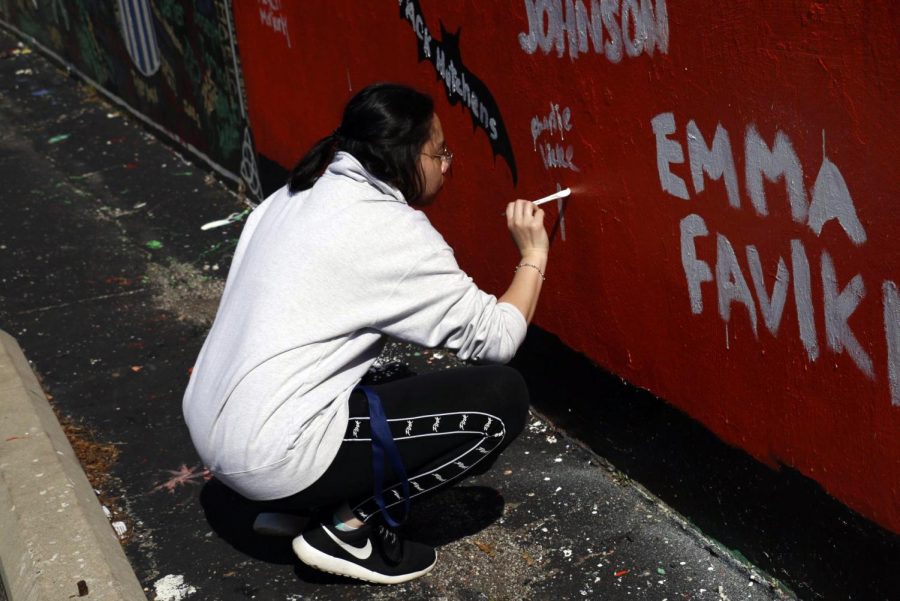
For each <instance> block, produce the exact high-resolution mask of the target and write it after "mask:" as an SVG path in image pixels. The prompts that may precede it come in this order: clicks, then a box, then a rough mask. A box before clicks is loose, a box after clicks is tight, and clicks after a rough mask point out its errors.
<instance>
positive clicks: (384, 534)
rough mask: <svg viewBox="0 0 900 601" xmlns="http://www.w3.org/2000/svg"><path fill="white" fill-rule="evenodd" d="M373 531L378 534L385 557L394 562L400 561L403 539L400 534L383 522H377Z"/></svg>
mask: <svg viewBox="0 0 900 601" xmlns="http://www.w3.org/2000/svg"><path fill="white" fill-rule="evenodd" d="M375 533H376V534H377V535H378V540H379V541H380V543H381V550H382V551H383V552H384V555H385V557H386V558H387V559H389V560H390V561H392V562H394V563H400V561H401V560H402V559H403V541H402V540H401V539H400V536H399V535H398V534H397V533H396V532H394V531H393V530H392V529H391V528H389V527H387V526H385V525H384V524H379V525H378V526H377V527H376V528H375Z"/></svg>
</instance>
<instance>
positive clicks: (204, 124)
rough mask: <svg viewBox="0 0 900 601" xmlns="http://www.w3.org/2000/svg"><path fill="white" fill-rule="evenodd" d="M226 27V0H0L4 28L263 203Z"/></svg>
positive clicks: (237, 69)
mask: <svg viewBox="0 0 900 601" xmlns="http://www.w3.org/2000/svg"><path fill="white" fill-rule="evenodd" d="M232 22H233V21H232V16H231V7H230V5H229V3H228V2H227V1H225V0H197V1H196V2H182V1H180V0H154V1H152V2H151V1H150V0H110V1H108V2H91V1H89V0H65V1H63V0H0V24H2V25H4V26H6V27H7V28H9V29H11V30H13V31H15V32H16V33H18V34H19V35H20V36H22V37H24V38H26V39H29V38H30V40H31V41H32V42H34V43H35V44H38V45H39V46H42V47H43V48H42V49H43V50H45V51H47V52H48V53H49V54H51V55H54V56H55V58H57V59H58V60H59V61H60V62H62V63H64V64H65V65H66V66H68V67H69V68H71V69H73V70H74V71H76V72H77V73H78V74H80V75H81V76H82V77H84V78H85V79H87V80H89V82H90V83H92V84H94V85H95V86H96V87H98V88H99V89H100V90H101V91H102V92H104V93H105V94H106V95H108V96H109V97H111V98H112V99H113V100H115V101H117V102H121V103H122V104H124V105H126V106H127V107H128V108H130V109H131V110H132V111H133V112H134V113H135V114H136V115H137V116H138V117H140V118H141V119H143V120H145V121H147V122H149V123H150V124H151V125H153V126H155V127H157V128H158V129H160V130H162V131H163V132H164V133H165V134H167V135H168V136H170V137H171V138H173V139H175V140H176V141H177V142H178V143H179V144H181V145H184V146H186V147H187V148H188V149H189V150H191V151H192V152H193V153H194V154H196V155H197V156H198V157H199V158H201V159H203V160H205V161H206V162H208V163H209V164H210V166H211V167H213V168H214V169H216V170H217V171H219V172H220V173H222V174H223V175H225V176H226V177H228V178H230V179H232V180H234V181H236V182H240V183H241V184H243V185H244V186H245V187H246V189H247V191H248V193H249V195H250V196H251V197H255V198H259V196H260V194H261V192H260V187H259V177H258V175H257V173H258V171H257V167H256V153H255V151H254V147H253V140H252V135H251V133H250V130H249V127H248V123H247V117H246V110H245V108H244V107H245V104H244V101H243V92H242V85H241V78H240V67H239V59H238V56H237V49H236V45H235V41H234V28H233V26H232Z"/></svg>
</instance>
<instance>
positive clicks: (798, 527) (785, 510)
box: [514, 327, 900, 599]
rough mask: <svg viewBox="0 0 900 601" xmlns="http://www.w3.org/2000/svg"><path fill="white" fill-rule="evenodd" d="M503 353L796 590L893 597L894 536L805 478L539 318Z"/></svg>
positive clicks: (540, 395) (826, 595)
mask: <svg viewBox="0 0 900 601" xmlns="http://www.w3.org/2000/svg"><path fill="white" fill-rule="evenodd" d="M514 365H515V367H517V368H518V369H519V370H520V371H521V372H522V374H523V375H524V376H525V379H526V380H527V381H528V385H529V389H530V390H531V393H532V404H533V406H534V408H535V409H537V410H538V411H540V412H542V413H544V414H545V415H546V416H547V417H548V418H549V419H550V420H551V421H552V422H553V423H554V424H555V425H556V426H557V427H559V428H560V429H562V430H564V431H566V432H567V433H568V434H570V435H572V436H574V437H575V438H577V439H579V440H581V441H582V442H583V443H585V444H586V445H588V446H589V447H590V448H591V449H592V450H593V451H595V452H596V453H597V454H599V455H601V456H602V457H604V458H606V459H607V460H609V461H610V462H611V463H612V464H613V465H614V466H615V467H616V468H617V469H618V470H619V471H621V472H622V473H623V474H624V475H625V476H627V477H629V478H631V479H633V480H635V481H638V482H640V483H641V485H643V486H644V487H645V488H646V489H648V490H650V491H651V492H652V493H653V494H654V495H656V496H657V497H659V498H660V499H662V501H663V502H665V503H666V504H668V505H669V506H671V507H672V508H674V509H675V510H676V511H678V512H680V513H681V514H682V515H684V516H685V517H687V518H688V519H689V520H690V521H692V522H693V523H694V524H696V525H697V527H698V528H700V530H702V531H703V532H704V533H706V534H707V535H709V536H711V537H713V538H715V539H717V540H718V541H719V542H721V543H722V544H723V545H725V546H726V547H728V548H729V549H731V550H732V551H733V552H735V553H736V554H738V555H743V556H745V557H747V558H749V560H750V561H751V562H752V563H754V564H756V565H758V566H760V567H761V568H762V569H764V570H766V571H767V572H768V573H770V574H772V575H773V576H775V577H776V578H778V579H780V580H781V581H782V582H784V583H785V584H787V585H788V586H789V587H790V588H791V589H793V590H794V591H795V592H796V593H797V594H798V595H799V596H800V597H801V598H804V599H817V598H821V599H898V598H900V571H898V570H897V566H898V565H900V537H898V536H896V535H894V534H892V533H890V532H888V531H886V530H883V529H881V528H879V527H878V526H876V525H875V524H873V523H872V522H870V521H868V520H866V519H865V518H863V517H861V516H859V515H858V514H856V513H854V512H853V511H851V510H849V509H847V507H845V506H844V505H842V504H841V503H839V502H838V501H836V500H835V499H834V498H832V497H831V496H829V495H828V494H827V493H826V492H825V491H824V490H823V489H822V488H821V487H820V486H819V484H818V483H816V482H815V481H813V480H810V479H809V478H806V477H804V476H803V475H802V474H800V473H798V472H797V471H795V470H793V469H790V468H788V467H782V468H781V469H780V470H778V471H776V470H772V469H769V468H768V467H766V466H765V465H763V464H761V463H760V462H758V461H756V460H755V459H753V458H752V457H750V456H749V455H748V454H746V453H745V452H743V451H742V450H740V449H736V448H734V447H730V446H728V445H726V444H724V443H723V442H722V441H720V440H719V439H718V438H716V437H715V436H714V435H713V434H712V433H711V432H710V431H709V430H707V429H705V428H704V427H703V426H701V425H700V424H699V423H698V422H697V421H695V420H693V419H691V418H690V417H688V416H687V415H686V414H684V413H682V412H681V411H679V410H678V409H675V408H674V407H672V406H671V405H669V404H667V403H666V402H664V401H663V400H662V399H658V398H656V397H655V396H653V395H652V394H650V393H649V392H647V391H645V390H641V389H638V388H636V387H634V386H631V385H629V384H628V383H627V382H624V381H623V380H621V379H620V378H619V377H618V376H615V375H613V374H610V373H608V372H606V371H604V370H602V369H601V368H599V367H597V366H596V365H594V364H593V363H591V362H590V361H589V360H588V359H587V358H585V357H584V356H583V355H580V354H578V353H575V352H574V351H572V350H571V349H569V348H568V347H566V346H565V345H563V344H562V343H561V342H560V340H559V339H558V338H556V337H555V336H553V335H551V334H548V333H546V332H543V331H542V330H540V329H539V328H534V327H532V328H531V329H530V331H529V334H528V339H527V340H526V342H525V345H524V346H523V347H522V349H521V350H520V351H519V354H518V355H517V356H516V359H515V362H514ZM561 383H565V385H561Z"/></svg>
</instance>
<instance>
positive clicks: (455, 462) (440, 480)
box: [354, 414, 506, 521]
mask: <svg viewBox="0 0 900 601" xmlns="http://www.w3.org/2000/svg"><path fill="white" fill-rule="evenodd" d="M457 415H460V414H457ZM482 415H485V416H487V417H488V419H489V421H488V424H491V423H492V422H493V423H494V424H496V425H495V428H496V427H499V428H500V432H497V433H496V434H487V432H472V434H477V435H478V436H480V437H481V439H480V440H479V441H478V442H477V443H475V445H473V446H472V447H471V448H469V449H468V450H466V451H464V452H463V453H462V454H461V455H459V456H458V457H456V458H454V459H451V460H450V461H448V462H446V463H444V464H443V465H441V466H438V467H436V468H434V469H433V470H430V471H428V472H424V473H421V474H416V475H415V476H413V477H412V478H410V484H411V485H412V486H413V488H415V489H416V490H417V491H419V492H416V493H413V494H411V495H410V496H409V497H410V499H412V498H414V497H417V496H419V495H421V494H425V493H427V492H429V491H431V490H434V489H435V488H439V487H440V486H442V485H443V484H444V483H445V482H446V481H447V480H449V479H450V478H453V477H456V476H460V475H462V474H464V473H465V472H466V471H468V470H471V469H472V468H473V467H475V466H476V465H478V464H479V463H480V462H481V461H482V460H483V459H485V458H486V457H487V456H488V455H489V454H490V451H492V450H494V449H495V448H496V447H497V446H499V445H500V444H501V443H502V442H503V439H504V438H506V427H505V426H504V424H503V422H502V421H501V420H500V419H499V418H497V417H495V416H489V415H487V414H482ZM431 417H436V416H429V419H430V418H431ZM495 420H496V421H495ZM459 433H460V432H459V431H458V430H457V431H452V430H451V431H449V432H442V433H439V434H433V435H432V436H440V435H446V434H459ZM409 438H410V439H411V438H416V437H414V436H413V437H409ZM401 440H409V439H407V438H403V439H401ZM492 441H493V444H491V442H492ZM485 446H490V449H485ZM469 455H471V456H472V459H474V461H473V462H472V463H471V465H469V466H468V467H466V468H465V469H462V470H460V471H459V472H458V473H456V474H453V475H452V476H444V475H442V474H441V473H440V471H441V470H442V469H445V468H447V467H448V466H451V465H452V466H454V467H456V468H459V464H462V465H463V466H465V464H464V463H462V462H463V460H464V459H465V458H466V457H467V456H469ZM428 476H431V479H430V482H434V484H432V485H431V486H427V487H425V488H424V489H423V488H422V487H421V486H420V485H419V484H418V481H419V480H421V479H423V478H426V477H428ZM387 490H393V492H394V494H395V495H397V489H396V488H395V489H387ZM387 490H386V491H385V492H387ZM373 499H374V497H369V498H368V499H366V500H365V501H363V502H362V503H359V504H358V505H357V506H356V507H355V508H354V511H356V512H357V514H358V515H359V514H362V513H363V512H361V511H359V508H361V507H364V506H365V505H367V504H369V503H371V502H372V501H373ZM402 502H403V500H402V497H400V500H397V501H394V502H387V500H385V507H386V508H387V507H393V506H394V505H397V504H399V503H402ZM376 512H377V508H376V509H375V510H373V512H372V513H373V515H374V513H376ZM368 517H371V516H368ZM368 517H366V518H363V521H366V520H367V519H368Z"/></svg>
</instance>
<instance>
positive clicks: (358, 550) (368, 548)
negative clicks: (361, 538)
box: [322, 525, 372, 560]
mask: <svg viewBox="0 0 900 601" xmlns="http://www.w3.org/2000/svg"><path fill="white" fill-rule="evenodd" d="M322 530H324V531H325V534H327V535H328V537H329V538H330V539H331V540H333V541H334V542H336V543H337V545H338V547H340V548H341V549H343V550H344V551H346V552H347V553H349V554H350V555H352V556H353V557H355V558H356V559H359V560H366V559H369V557H370V556H371V555H372V541H370V540H369V539H366V544H365V545H364V546H362V547H354V546H353V545H348V544H347V543H345V542H344V541H342V540H341V539H339V538H338V537H336V536H335V535H333V534H332V533H331V530H329V529H328V527H327V526H325V525H323V526H322Z"/></svg>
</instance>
